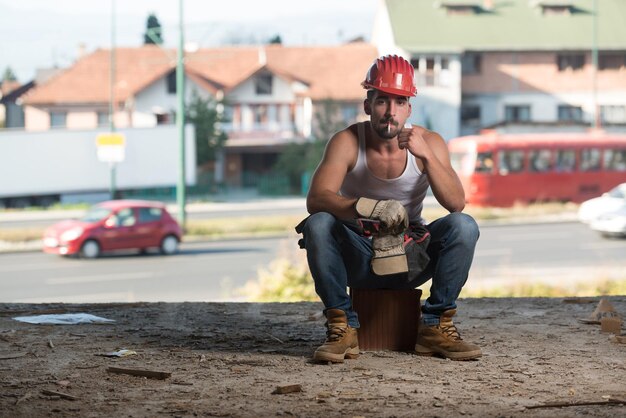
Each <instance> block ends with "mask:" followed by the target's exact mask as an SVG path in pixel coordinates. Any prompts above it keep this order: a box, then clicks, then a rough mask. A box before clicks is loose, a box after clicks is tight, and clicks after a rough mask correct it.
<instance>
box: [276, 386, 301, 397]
mask: <svg viewBox="0 0 626 418" xmlns="http://www.w3.org/2000/svg"><path fill="white" fill-rule="evenodd" d="M295 392H302V385H287V386H276V389H274V392H272V394H278V395H284V394H285V393H295Z"/></svg>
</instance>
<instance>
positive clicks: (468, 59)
mask: <svg viewBox="0 0 626 418" xmlns="http://www.w3.org/2000/svg"><path fill="white" fill-rule="evenodd" d="M481 66H482V56H481V55H480V54H472V53H469V54H465V55H463V57H462V58H461V72H462V73H463V74H480V70H481Z"/></svg>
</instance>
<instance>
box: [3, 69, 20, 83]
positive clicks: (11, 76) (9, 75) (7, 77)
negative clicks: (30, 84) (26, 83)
mask: <svg viewBox="0 0 626 418" xmlns="http://www.w3.org/2000/svg"><path fill="white" fill-rule="evenodd" d="M1 81H17V76H16V75H15V73H14V72H13V70H12V69H11V67H7V68H6V69H5V70H4V73H3V74H2V80H1Z"/></svg>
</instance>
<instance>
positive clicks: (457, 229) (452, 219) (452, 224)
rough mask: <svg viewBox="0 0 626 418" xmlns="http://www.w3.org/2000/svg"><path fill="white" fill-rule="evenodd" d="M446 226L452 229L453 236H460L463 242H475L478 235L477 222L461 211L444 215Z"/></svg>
mask: <svg viewBox="0 0 626 418" xmlns="http://www.w3.org/2000/svg"><path fill="white" fill-rule="evenodd" d="M446 221H447V224H448V228H450V230H451V231H453V233H454V236H456V237H458V238H461V239H462V240H463V241H464V242H467V243H475V242H476V241H478V237H479V236H480V230H479V229H478V224H477V223H476V221H475V220H474V218H472V217H471V216H470V215H468V214H466V213H462V212H454V213H451V214H449V215H447V216H446Z"/></svg>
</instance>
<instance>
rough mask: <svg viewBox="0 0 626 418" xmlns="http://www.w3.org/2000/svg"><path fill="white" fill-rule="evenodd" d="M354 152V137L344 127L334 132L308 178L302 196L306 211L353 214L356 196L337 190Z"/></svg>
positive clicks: (346, 216) (348, 215) (353, 215)
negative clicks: (306, 193)
mask: <svg viewBox="0 0 626 418" xmlns="http://www.w3.org/2000/svg"><path fill="white" fill-rule="evenodd" d="M357 153H358V144H357V141H356V139H355V137H354V135H353V134H352V133H351V132H350V131H349V130H347V129H345V130H343V131H340V132H338V133H337V134H335V135H334V136H333V137H332V138H331V139H330V141H328V144H327V145H326V150H325V151H324V156H323V158H322V161H321V162H320V164H319V166H318V167H317V169H316V170H315V173H314V174H313V178H312V179H311V186H310V188H309V193H308V195H307V199H306V207H307V210H308V211H309V213H311V214H313V213H316V212H329V213H331V214H333V215H335V216H336V217H337V218H339V219H350V218H355V217H356V216H357V213H356V210H355V209H354V204H355V203H356V201H357V199H349V198H346V197H343V196H340V195H339V194H338V193H339V189H340V188H341V184H342V183H343V180H344V178H345V177H346V174H347V173H348V170H349V169H350V168H351V167H352V166H353V165H354V163H355V162H356V157H357Z"/></svg>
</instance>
